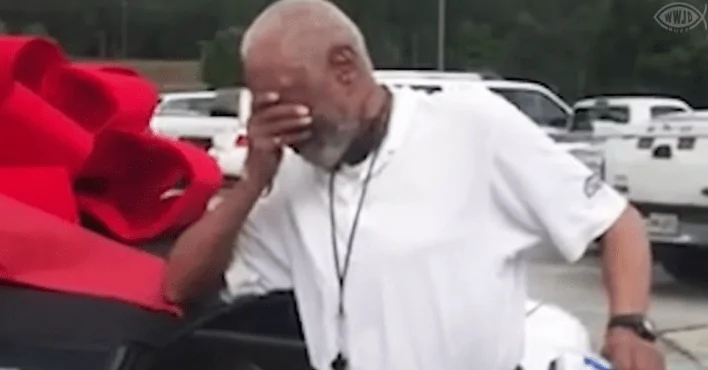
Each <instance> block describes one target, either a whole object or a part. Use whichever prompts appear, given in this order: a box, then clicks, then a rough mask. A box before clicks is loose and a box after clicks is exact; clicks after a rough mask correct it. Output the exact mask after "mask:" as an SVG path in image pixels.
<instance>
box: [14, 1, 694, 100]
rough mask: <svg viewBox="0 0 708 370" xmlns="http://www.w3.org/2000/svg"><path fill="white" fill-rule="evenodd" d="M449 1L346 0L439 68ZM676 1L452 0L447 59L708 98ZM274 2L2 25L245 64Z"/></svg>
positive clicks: (409, 63)
mask: <svg viewBox="0 0 708 370" xmlns="http://www.w3.org/2000/svg"><path fill="white" fill-rule="evenodd" d="M439 1H440V0H336V1H335V2H336V3H338V4H339V5H340V6H341V7H342V8H343V9H344V10H345V11H347V13H348V14H350V16H351V17H352V18H353V19H354V20H355V21H356V22H357V23H358V24H359V26H360V27H361V28H362V30H363V32H364V34H365V35H366V36H367V39H368V43H369V47H370V49H371V54H372V57H373V58H374V60H375V62H376V65H377V66H379V67H381V68H416V69H418V68H421V69H422V68H426V69H427V68H435V67H436V66H437V50H438V43H437V35H438V6H439ZM667 1H669V0H574V1H567V0H534V1H522V0H494V1H469V0H447V1H446V11H445V15H446V17H445V18H446V22H445V35H446V37H445V62H446V63H445V67H446V68H447V69H450V70H489V71H494V72H496V73H498V74H500V75H502V76H505V77H509V78H524V79H530V80H536V81H541V82H543V83H545V84H547V85H549V86H550V87H551V88H553V89H555V90H556V91H558V92H559V93H561V95H563V96H564V97H565V98H566V99H568V100H573V99H576V98H578V97H581V96H584V95H592V94H608V93H612V94H634V93H645V94H665V95H675V96H680V97H682V98H684V99H686V100H688V101H689V102H690V103H691V104H693V105H694V106H698V107H700V106H705V105H708V85H706V83H707V82H708V80H707V79H706V77H708V38H707V36H708V30H706V28H705V27H704V25H705V23H700V24H698V25H697V26H696V27H695V28H693V29H691V30H688V31H686V32H671V31H669V30H666V29H664V28H662V27H661V26H660V25H659V23H658V22H657V20H656V19H655V16H656V15H657V12H658V11H659V10H660V9H661V8H662V7H663V6H664V5H666V4H667ZM271 2H272V0H201V1H195V0H94V1H85V0H63V1H61V2H57V1H46V0H22V1H17V0H0V20H1V22H0V32H4V33H32V34H45V35H48V36H50V37H52V38H54V39H56V40H57V41H58V42H60V43H61V44H62V46H63V47H64V48H65V49H66V50H67V51H68V52H69V53H70V54H71V55H74V56H78V57H111V58H151V59H197V58H206V59H211V60H228V61H229V63H235V62H232V60H233V59H234V58H236V53H235V52H236V50H237V48H238V45H237V44H236V45H234V44H233V42H234V40H235V41H236V43H237V42H238V37H239V35H240V32H242V30H243V29H244V28H246V27H247V26H248V24H249V22H250V21H251V20H252V19H253V18H254V17H255V16H256V15H257V14H258V12H259V11H260V10H261V9H263V8H264V7H265V6H267V5H268V4H269V3H271ZM693 5H694V6H695V7H696V8H697V9H698V10H700V11H702V10H703V9H702V8H703V6H704V4H700V3H694V4H693ZM228 58H231V59H228ZM211 70H220V71H222V72H223V74H224V75H227V74H234V73H238V71H237V67H235V66H227V65H224V66H220V67H212V68H211ZM217 75H218V73H217Z"/></svg>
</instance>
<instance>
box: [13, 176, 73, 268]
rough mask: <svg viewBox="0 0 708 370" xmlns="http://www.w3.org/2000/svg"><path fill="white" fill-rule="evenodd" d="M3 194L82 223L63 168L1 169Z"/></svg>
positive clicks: (71, 221) (69, 180) (64, 218)
mask: <svg viewBox="0 0 708 370" xmlns="http://www.w3.org/2000/svg"><path fill="white" fill-rule="evenodd" d="M0 194H2V195H5V196H8V197H10V198H13V199H15V200H17V201H20V202H22V203H24V204H26V205H28V206H32V207H36V208H38V209H41V210H43V211H44V212H47V213H50V214H53V215H55V216H57V217H59V218H61V219H63V220H66V221H68V222H70V223H78V222H79V215H78V210H77V209H76V198H75V197H74V193H73V191H72V189H71V179H70V178H69V174H68V173H67V172H66V169H65V168H63V167H0ZM0 209H3V208H0ZM3 212H7V211H6V210H4V209H3ZM0 244H2V239H0ZM0 262H1V261H0Z"/></svg>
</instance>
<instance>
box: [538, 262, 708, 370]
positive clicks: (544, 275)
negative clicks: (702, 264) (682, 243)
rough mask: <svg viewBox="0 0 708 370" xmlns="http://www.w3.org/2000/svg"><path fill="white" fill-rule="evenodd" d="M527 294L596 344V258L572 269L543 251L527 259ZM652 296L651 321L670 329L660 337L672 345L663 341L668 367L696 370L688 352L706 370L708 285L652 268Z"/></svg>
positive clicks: (599, 304) (602, 305) (599, 309)
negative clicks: (565, 315) (564, 313)
mask: <svg viewBox="0 0 708 370" xmlns="http://www.w3.org/2000/svg"><path fill="white" fill-rule="evenodd" d="M529 291H530V294H531V297H532V298H535V299H540V300H542V301H547V302H551V303H554V304H557V305H559V306H561V307H563V308H565V309H566V310H568V311H570V312H571V313H573V314H574V315H576V316H578V318H580V319H581V320H582V321H583V323H585V325H587V326H588V329H589V330H590V332H591V335H592V338H593V341H594V343H595V344H596V345H597V346H599V345H601V343H602V335H603V327H604V324H605V320H606V318H607V316H606V315H607V314H606V310H607V308H606V307H607V306H606V301H605V296H604V290H603V286H602V275H601V270H600V263H599V259H598V257H597V256H593V255H590V256H588V257H586V258H584V259H583V260H581V261H580V262H578V263H577V264H575V265H567V264H565V263H563V262H562V261H559V260H558V259H557V258H555V256H550V255H549V254H547V253H537V254H535V255H533V256H531V263H530V266H529ZM653 295H654V296H653V297H654V298H653V299H654V300H653V304H652V310H651V316H652V319H653V320H654V321H655V323H656V325H657V327H658V329H659V330H661V331H670V333H667V334H666V336H665V337H666V339H668V341H670V342H672V343H663V347H664V348H665V351H666V352H665V353H666V358H667V362H668V364H669V366H668V369H669V370H684V369H701V368H700V367H697V366H696V364H695V363H693V362H692V361H691V360H690V359H689V358H688V357H689V356H687V355H685V354H681V352H688V353H690V355H691V356H695V357H696V358H698V359H700V360H701V361H702V362H703V365H704V366H705V367H704V368H708V287H707V288H705V289H704V290H701V289H699V288H694V287H688V286H686V285H684V284H681V283H678V282H676V281H674V280H673V279H672V278H671V277H669V276H668V275H667V274H666V273H665V272H664V271H663V270H662V269H661V267H659V266H655V268H654V283H653ZM676 347H678V348H676Z"/></svg>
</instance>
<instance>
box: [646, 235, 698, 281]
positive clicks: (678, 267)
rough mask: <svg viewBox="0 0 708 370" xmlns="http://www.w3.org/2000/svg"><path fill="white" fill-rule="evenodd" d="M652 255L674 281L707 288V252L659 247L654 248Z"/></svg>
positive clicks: (688, 248)
mask: <svg viewBox="0 0 708 370" xmlns="http://www.w3.org/2000/svg"><path fill="white" fill-rule="evenodd" d="M654 253H655V255H654V258H655V259H657V260H658V261H659V262H660V263H661V265H662V266H663V267H664V270H666V272H668V273H669V275H671V276H673V277H674V278H676V280H679V281H681V282H686V283H689V284H693V285H699V286H702V287H708V250H704V249H698V248H691V247H684V246H681V247H678V246H671V245H660V246H655V247H654Z"/></svg>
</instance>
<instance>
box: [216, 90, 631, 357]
mask: <svg viewBox="0 0 708 370" xmlns="http://www.w3.org/2000/svg"><path fill="white" fill-rule="evenodd" d="M382 145H383V146H382V149H381V153H380V155H379V159H378V160H377V162H376V166H375V168H374V172H373V178H372V180H371V183H370V185H369V189H368V194H367V197H366V200H365V203H364V206H363V210H362V212H361V219H360V221H359V226H358V231H357V235H356V240H355V243H354V247H353V253H352V256H351V264H350V267H349V272H348V276H347V279H346V290H345V291H346V294H345V307H346V313H347V324H346V325H347V327H348V330H347V340H346V343H347V346H348V348H347V349H346V351H345V352H346V353H348V355H349V364H350V369H351V370H438V369H444V370H469V369H485V370H511V369H513V368H514V367H515V366H516V365H517V364H518V363H519V362H520V361H521V358H522V355H523V340H524V332H523V328H524V300H525V298H526V286H525V276H524V275H525V270H524V265H523V261H522V259H521V258H520V252H522V251H525V250H527V249H529V248H533V247H536V246H545V245H553V246H555V247H556V248H557V249H558V251H560V252H561V253H562V254H563V255H564V256H565V257H566V258H567V259H568V260H569V261H575V260H577V259H578V258H579V257H580V256H581V255H582V254H583V252H584V251H585V249H586V246H587V245H588V244H589V242H590V241H592V240H593V239H594V238H596V237H598V236H600V235H601V234H602V233H603V232H604V231H605V230H607V229H608V227H609V226H611V225H612V224H613V223H614V221H615V220H616V219H617V218H618V217H619V215H620V214H621V213H622V211H623V210H624V209H625V207H626V204H627V203H626V201H625V199H623V198H622V197H621V196H620V195H619V194H617V193H616V192H615V191H614V190H612V189H611V188H610V187H608V186H607V185H605V184H602V183H599V182H597V181H596V178H594V177H592V174H591V172H590V170H589V169H587V168H586V167H584V166H583V165H582V164H581V163H580V162H579V161H578V160H576V159H575V158H573V157H572V156H571V155H569V154H567V153H566V152H564V151H563V150H562V149H560V148H559V147H558V146H556V145H555V144H554V143H553V142H552V140H551V139H550V138H549V137H547V136H546V135H545V134H544V133H543V132H542V131H541V130H540V129H539V128H538V127H537V126H536V125H535V124H534V123H533V122H532V121H531V120H529V119H528V118H527V117H526V116H525V115H524V114H522V113H521V112H520V111H519V110H517V109H516V108H515V107H514V106H513V105H511V104H510V103H508V102H507V101H506V100H504V99H503V98H501V97H499V96H497V95H496V94H494V93H492V92H490V91H488V90H487V89H483V88H480V89H479V91H476V92H470V93H468V94H466V95H465V96H452V95H449V94H446V93H438V94H432V95H428V94H425V93H418V92H412V91H395V92H394V105H393V112H392V117H391V122H390V126H389V134H388V135H387V138H386V139H385V141H384V143H383V144H382ZM369 160H370V159H369ZM368 166H369V163H368V162H364V163H363V164H361V165H359V166H357V167H354V168H346V169H344V170H343V171H342V173H341V174H340V175H338V176H337V181H336V193H335V202H336V203H335V204H336V210H337V214H336V220H337V226H338V228H339V230H337V234H338V236H339V240H338V243H337V244H338V246H339V247H340V248H341V250H340V251H339V252H340V256H342V257H340V261H343V259H344V258H343V255H344V250H343V249H345V248H346V244H347V238H348V236H349V231H350V229H351V225H352V220H353V217H354V213H355V211H356V207H357V202H358V199H359V195H360V191H361V187H362V183H363V179H364V177H365V175H366V172H367V170H368ZM328 181H329V175H328V174H327V173H325V172H324V171H322V170H320V169H318V168H315V167H313V166H311V165H310V164H308V163H307V162H305V161H304V160H302V159H301V158H300V157H298V156H297V155H288V156H286V159H285V161H284V162H283V163H282V166H281V168H280V171H279V173H278V176H277V178H276V179H275V182H274V188H273V191H272V192H271V194H270V195H268V196H267V197H265V198H264V199H262V200H261V201H260V202H259V203H258V204H257V206H256V207H255V208H254V210H253V211H252V213H251V215H250V217H249V219H248V221H247V223H246V224H245V225H244V227H243V230H242V233H241V235H240V237H239V238H238V240H237V242H236V249H235V251H236V252H235V258H234V261H233V263H232V266H231V267H230V269H229V270H228V271H227V272H226V280H227V283H228V286H229V290H230V292H231V293H232V294H235V295H238V294H244V293H265V292H267V291H270V290H274V289H290V288H294V290H295V296H296V300H297V305H298V310H299V313H300V317H301V320H302V323H303V330H304V333H305V338H306V341H307V345H308V348H309V352H310V359H311V362H312V365H313V366H314V367H315V368H317V369H320V370H329V369H330V363H331V361H332V359H333V358H334V357H335V356H336V354H337V353H338V350H339V349H338V348H337V342H338V341H337V339H338V338H337V335H338V332H337V330H338V325H337V305H338V294H339V287H338V284H337V274H336V270H335V266H334V256H333V247H332V243H331V234H330V218H329V203H328Z"/></svg>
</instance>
